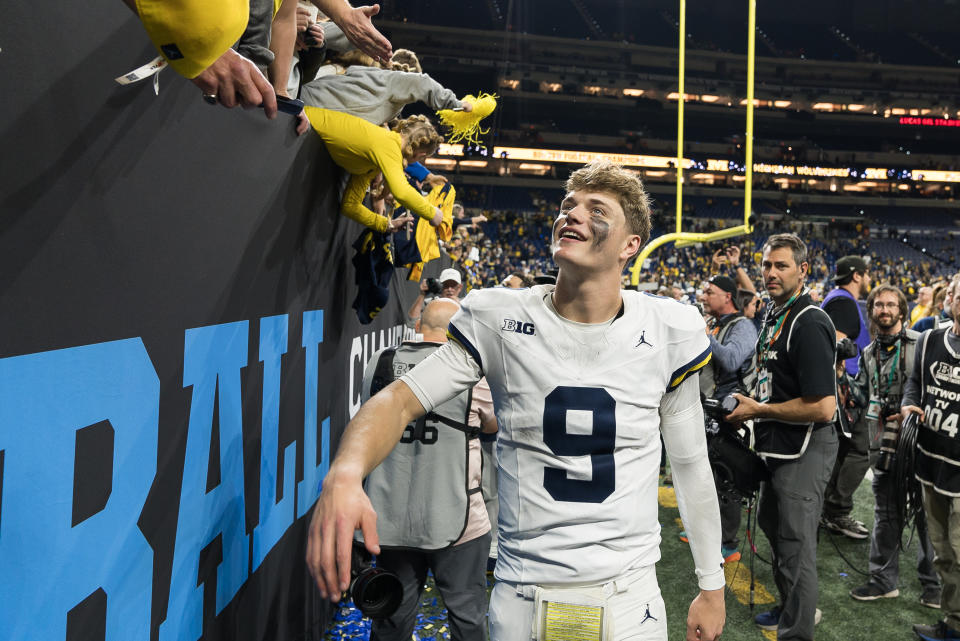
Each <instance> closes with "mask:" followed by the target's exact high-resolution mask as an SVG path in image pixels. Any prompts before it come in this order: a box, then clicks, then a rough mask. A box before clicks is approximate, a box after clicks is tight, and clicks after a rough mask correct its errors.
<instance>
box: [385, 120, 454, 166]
mask: <svg viewBox="0 0 960 641" xmlns="http://www.w3.org/2000/svg"><path fill="white" fill-rule="evenodd" d="M390 129H391V130H393V131H395V132H397V133H398V134H400V136H401V137H402V138H403V144H402V145H401V147H400V150H401V152H402V153H403V157H404V158H412V157H413V156H414V154H416V153H417V152H418V151H426V152H427V155H432V154H433V153H434V152H435V151H436V150H437V147H439V146H440V143H442V142H443V136H441V135H440V134H438V133H437V130H436V129H434V127H433V124H432V123H431V122H430V120H429V119H428V118H427V117H426V116H410V117H409V118H401V119H399V120H394V121H393V122H391V123H390Z"/></svg>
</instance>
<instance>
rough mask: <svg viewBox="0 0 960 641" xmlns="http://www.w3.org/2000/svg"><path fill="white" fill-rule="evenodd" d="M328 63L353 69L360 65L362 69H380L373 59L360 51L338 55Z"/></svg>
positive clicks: (329, 59) (354, 50) (355, 50)
mask: <svg viewBox="0 0 960 641" xmlns="http://www.w3.org/2000/svg"><path fill="white" fill-rule="evenodd" d="M328 61H329V62H331V63H334V64H338V65H340V66H341V67H344V68H346V67H352V66H354V65H358V66H361V67H378V66H379V65H378V64H377V63H376V62H375V61H374V59H373V58H371V57H370V56H368V55H367V54H365V53H363V52H362V51H360V50H359V49H353V50H351V51H347V52H345V53H338V54H337V55H335V56H332V57H330V58H328Z"/></svg>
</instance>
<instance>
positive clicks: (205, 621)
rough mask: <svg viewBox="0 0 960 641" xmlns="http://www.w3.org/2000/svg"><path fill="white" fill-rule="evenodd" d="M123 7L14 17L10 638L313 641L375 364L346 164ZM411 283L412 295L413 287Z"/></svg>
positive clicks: (2, 543)
mask: <svg viewBox="0 0 960 641" xmlns="http://www.w3.org/2000/svg"><path fill="white" fill-rule="evenodd" d="M154 55H155V54H154V52H153V50H152V48H151V46H150V45H149V42H148V40H147V38H146V35H145V34H144V31H143V29H142V27H141V26H140V25H139V23H138V22H137V21H136V19H135V18H134V17H133V16H132V14H131V13H130V12H129V10H127V9H126V7H124V6H123V4H122V3H121V2H119V0H116V1H115V2H113V3H110V4H106V5H100V6H94V5H87V4H83V3H79V4H77V3H73V4H71V3H66V4H62V3H61V4H59V5H58V6H57V7H56V8H55V9H53V8H46V9H42V8H39V7H37V6H35V5H29V4H25V3H10V4H8V6H6V7H5V8H4V18H3V20H2V21H0V87H2V89H0V95H2V98H0V149H2V160H0V187H2V190H0V639H4V640H5V641H13V640H20V639H43V640H45V641H48V640H49V641H55V640H57V639H69V640H71V641H74V640H79V639H89V640H97V641H99V640H100V639H104V640H110V641H115V640H117V641H119V640H122V641H130V640H136V639H144V640H147V639H149V640H153V641H168V640H174V639H177V640H190V641H193V640H195V639H199V638H202V639H207V640H211V641H212V640H220V639H223V640H226V639H230V640H247V639H250V640H253V639H275V640H277V641H283V640H287V639H290V640H298V639H304V638H319V637H320V636H321V635H322V632H323V630H324V628H325V627H326V625H327V624H328V617H329V614H330V612H329V608H328V607H326V606H325V605H323V604H321V603H320V602H319V599H318V597H317V595H316V591H315V589H314V588H313V585H312V582H311V580H310V577H309V576H308V573H307V571H306V568H305V565H304V562H303V553H304V552H303V551H304V543H305V533H306V523H307V520H308V518H309V510H310V508H311V505H312V503H313V502H314V500H315V498H316V496H317V493H318V485H319V482H320V480H321V479H322V477H323V474H324V473H325V471H326V468H327V465H328V461H329V457H330V455H331V452H332V451H333V450H334V449H335V447H336V443H337V437H338V435H339V433H340V432H341V431H342V429H343V427H344V425H345V424H346V422H347V420H348V419H349V417H350V416H351V415H352V414H353V413H354V412H355V411H356V409H357V407H358V405H359V398H360V390H359V384H360V379H361V375H362V370H363V365H364V364H365V362H366V360H367V359H368V358H369V356H370V355H371V354H372V353H373V351H375V350H376V349H378V348H380V347H382V346H384V345H386V344H392V343H396V342H398V341H399V339H400V337H401V334H402V330H403V328H402V325H400V320H401V318H402V311H401V310H402V304H401V303H402V302H404V301H402V300H401V296H400V294H404V295H405V296H406V301H405V302H407V303H409V299H410V298H411V297H412V296H411V291H410V290H411V289H415V286H413V285H410V284H407V283H402V282H401V281H399V279H395V282H394V287H393V291H392V296H391V303H390V305H389V307H388V308H387V309H385V310H383V311H382V312H381V314H380V315H379V316H378V317H377V319H376V321H375V322H374V323H373V324H371V325H366V326H361V325H360V324H359V323H358V322H357V318H356V315H355V313H354V312H353V310H351V309H350V303H351V301H352V298H353V295H354V293H355V288H354V286H353V268H352V266H351V265H350V256H351V253H352V249H351V248H350V244H351V243H352V242H353V240H354V239H355V237H356V236H357V235H358V234H359V233H360V229H359V227H358V226H356V225H355V224H354V223H350V222H349V221H347V220H346V219H343V218H342V217H340V216H338V215H337V194H336V187H335V185H336V183H337V181H338V179H339V177H338V170H337V168H336V167H334V166H333V165H332V163H331V161H330V159H329V156H327V155H326V152H325V151H324V149H323V146H322V144H320V143H319V141H318V139H316V138H315V137H313V136H312V135H311V136H310V137H308V138H303V139H298V138H296V137H295V135H294V133H293V125H292V122H291V120H292V119H291V118H289V117H287V116H283V115H281V116H280V117H278V119H277V120H275V121H267V120H266V119H265V118H263V116H262V114H261V113H260V112H259V111H257V110H253V111H251V112H243V111H242V110H232V111H227V110H224V109H221V108H219V107H216V108H214V107H210V106H208V105H206V104H204V103H203V102H202V101H201V98H200V92H199V90H198V89H196V88H195V87H194V86H193V85H192V84H190V83H188V82H187V81H185V80H183V79H182V78H180V77H178V76H176V75H175V74H174V73H173V72H172V71H169V70H168V71H164V72H163V73H162V74H161V77H160V80H159V86H160V91H159V95H154V92H153V89H152V87H151V84H150V82H149V81H146V82H143V83H141V84H139V85H133V86H128V87H121V86H118V85H117V84H116V83H114V81H113V78H114V77H116V76H119V75H121V74H123V73H124V72H126V71H129V70H130V69H132V68H134V67H137V66H139V65H140V64H143V63H145V62H147V61H149V60H150V59H152V58H153V57H154ZM401 289H402V291H400V290H401Z"/></svg>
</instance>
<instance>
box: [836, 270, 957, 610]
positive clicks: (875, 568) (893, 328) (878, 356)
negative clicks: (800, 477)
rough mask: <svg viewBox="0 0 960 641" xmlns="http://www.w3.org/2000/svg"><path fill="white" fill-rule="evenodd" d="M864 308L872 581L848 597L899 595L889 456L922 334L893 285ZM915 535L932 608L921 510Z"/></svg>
mask: <svg viewBox="0 0 960 641" xmlns="http://www.w3.org/2000/svg"><path fill="white" fill-rule="evenodd" d="M867 310H868V312H869V314H870V321H871V322H872V323H873V326H874V327H875V328H876V330H877V337H876V339H875V340H874V341H873V342H872V343H870V344H869V345H867V347H866V349H864V350H863V355H862V356H861V357H860V368H859V373H858V374H857V379H856V383H855V384H856V385H857V387H859V388H860V389H861V390H863V392H864V395H865V396H866V397H867V398H868V399H869V400H868V405H867V412H866V424H867V428H868V430H869V443H870V463H871V467H872V468H873V494H874V497H875V500H876V505H875V507H874V521H873V532H872V533H871V535H870V580H869V581H868V582H867V583H866V584H865V585H861V586H860V587H857V588H854V589H852V590H850V596H852V597H853V598H854V599H857V600H858V601H874V600H877V599H889V598H894V597H897V596H900V590H898V589H897V581H898V577H899V574H900V572H899V570H900V550H899V547H900V532H901V523H900V517H899V515H898V514H897V513H896V510H895V509H894V506H895V504H896V500H895V494H896V492H897V486H898V479H897V478H896V477H895V475H894V474H892V471H893V464H892V457H893V455H894V453H895V452H896V447H897V441H898V439H899V436H900V398H901V396H902V394H903V386H904V384H905V383H906V380H907V363H912V362H913V360H914V352H915V351H916V346H917V339H918V338H919V337H920V334H918V333H917V332H914V331H912V330H910V329H906V328H905V327H904V325H903V323H904V321H905V320H906V318H907V299H906V297H905V296H904V295H903V292H901V291H900V290H899V289H897V288H896V287H893V286H892V285H880V286H879V287H877V288H876V289H874V290H873V291H872V292H870V295H869V296H868V297H867ZM917 535H918V538H919V545H918V546H917V575H918V578H919V579H920V584H921V586H922V587H923V591H922V593H921V595H920V603H922V604H923V605H925V606H927V607H931V608H936V607H939V605H940V582H939V580H938V579H937V575H936V573H935V572H934V570H933V548H931V546H930V540H929V538H928V537H927V527H926V520H925V519H923V515H922V513H921V515H920V516H919V517H918V518H917Z"/></svg>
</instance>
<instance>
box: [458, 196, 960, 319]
mask: <svg viewBox="0 0 960 641" xmlns="http://www.w3.org/2000/svg"><path fill="white" fill-rule="evenodd" d="M538 202H540V203H541V204H540V206H539V207H538V210H536V211H526V212H514V211H489V210H486V211H483V214H482V216H480V217H481V218H483V219H484V221H483V222H481V223H479V224H477V223H473V224H469V225H463V226H459V227H458V228H457V229H456V230H455V233H454V235H453V238H451V240H450V241H449V242H447V243H446V244H445V251H446V252H447V253H448V255H449V256H450V258H451V259H453V261H454V264H455V265H456V267H457V268H458V269H459V270H460V271H461V272H462V273H463V274H464V277H465V279H464V289H465V291H468V290H469V289H471V288H477V287H492V286H496V285H500V284H501V283H502V282H503V280H504V279H505V278H507V277H508V276H510V275H511V274H514V273H517V274H518V275H520V276H521V277H523V278H525V279H527V280H528V281H531V282H532V279H533V278H535V277H537V276H541V275H545V274H549V273H550V272H551V270H553V269H554V265H553V262H552V259H551V257H550V233H551V226H552V224H553V220H554V218H555V212H554V211H551V206H550V203H549V202H547V201H539V200H538ZM554 206H555V205H554ZM666 218H667V217H665V216H663V215H661V216H658V217H656V218H655V222H654V228H653V236H652V237H654V238H655V237H656V236H658V235H660V234H663V233H667V232H668V231H669V230H668V229H667V227H666V226H667V224H669V222H670V221H668V220H666ZM734 224H736V222H735V221H725V220H721V219H716V218H697V217H694V218H690V219H686V218H685V219H684V230H685V231H690V232H711V231H716V230H718V229H721V228H723V227H727V226H732V225H734ZM781 230H783V231H792V232H795V233H798V234H800V235H802V237H804V238H806V239H807V241H808V247H809V251H810V255H809V258H810V277H809V279H808V282H809V285H810V289H811V292H812V295H813V296H814V297H815V299H820V298H822V297H823V295H824V294H825V293H826V292H827V291H829V290H830V289H831V288H832V287H833V284H832V281H831V277H832V275H833V273H834V270H835V265H836V262H837V260H838V259H839V258H841V257H842V256H849V255H859V256H864V257H867V259H868V261H869V264H870V268H871V273H872V275H873V278H874V281H875V282H876V283H888V284H891V285H894V286H896V287H898V288H899V289H901V290H902V291H903V292H904V293H905V295H906V296H907V297H908V299H909V300H910V301H911V302H913V301H916V300H917V299H918V296H919V294H920V290H921V288H924V287H927V288H930V287H933V286H935V285H936V284H938V283H944V282H945V279H946V278H947V277H948V276H949V275H950V274H952V273H953V271H955V267H954V265H953V264H952V263H950V262H943V261H938V260H935V259H933V258H931V259H929V260H926V261H918V262H914V261H911V260H908V259H906V258H902V257H901V258H894V257H891V256H883V255H880V254H878V253H877V252H876V251H875V250H873V249H872V248H871V238H870V235H869V230H868V229H866V228H865V227H863V226H862V225H861V226H859V228H858V227H857V226H851V227H850V228H849V229H844V230H838V229H836V228H828V227H817V226H814V225H812V224H810V223H804V222H801V221H797V220H790V221H783V220H780V221H775V220H773V219H768V218H764V219H761V221H760V222H759V223H758V225H757V227H756V229H755V230H754V233H753V234H751V235H750V236H748V237H742V238H734V239H730V240H728V241H724V242H722V243H710V244H697V245H691V246H688V247H683V248H673V247H672V246H668V247H666V248H663V249H660V250H656V251H654V253H653V254H652V255H651V256H650V257H649V258H648V263H647V264H646V265H645V267H644V269H643V271H642V273H641V276H640V283H641V287H642V288H644V289H646V290H648V291H654V292H657V293H659V294H661V295H669V296H672V297H674V298H682V299H685V300H686V301H687V302H691V303H692V302H696V300H697V297H698V295H699V294H700V293H701V291H702V288H703V284H704V283H705V282H706V280H707V279H708V278H710V276H712V275H714V274H716V273H718V272H719V271H723V270H724V269H725V265H724V264H722V263H718V262H717V259H716V253H717V251H718V249H724V248H726V247H731V246H736V247H738V248H739V250H740V253H741V255H742V257H743V258H742V259H741V260H740V265H741V266H742V267H743V268H744V269H745V272H746V273H747V274H748V276H749V278H750V280H751V282H752V283H753V286H754V288H755V289H757V290H761V291H762V289H763V288H762V287H761V286H760V285H761V284H760V275H759V260H758V259H759V256H760V254H759V249H760V247H762V245H763V243H764V241H765V240H766V238H767V237H768V236H769V235H770V234H772V233H776V232H777V231H781ZM629 284H630V274H629V273H628V272H625V273H624V285H629Z"/></svg>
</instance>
